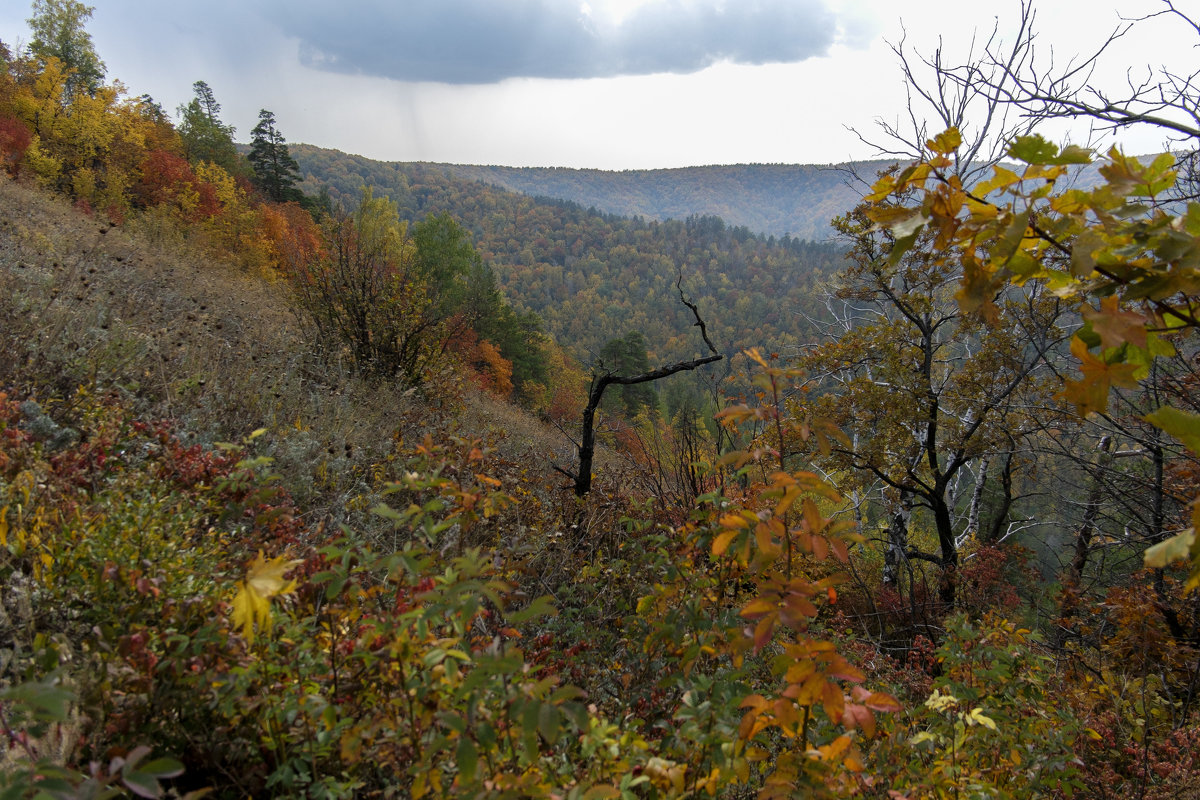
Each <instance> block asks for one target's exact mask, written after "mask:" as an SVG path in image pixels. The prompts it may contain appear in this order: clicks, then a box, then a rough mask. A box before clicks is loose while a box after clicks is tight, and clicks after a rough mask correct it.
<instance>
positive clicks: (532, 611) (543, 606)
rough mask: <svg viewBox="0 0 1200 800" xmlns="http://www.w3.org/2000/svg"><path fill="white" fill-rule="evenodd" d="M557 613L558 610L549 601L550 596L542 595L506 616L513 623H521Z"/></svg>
mask: <svg viewBox="0 0 1200 800" xmlns="http://www.w3.org/2000/svg"><path fill="white" fill-rule="evenodd" d="M557 613H558V611H557V610H556V609H555V608H554V606H553V605H552V604H551V603H550V598H549V597H546V596H542V597H538V598H536V599H534V601H533V602H532V603H530V604H529V605H527V606H526V607H525V608H523V609H521V610H520V611H514V612H512V613H510V614H507V615H506V616H507V617H508V621H509V622H511V623H513V624H514V625H521V624H524V623H526V622H529V621H530V620H534V619H537V618H539V617H552V616H554V615H555V614H557Z"/></svg>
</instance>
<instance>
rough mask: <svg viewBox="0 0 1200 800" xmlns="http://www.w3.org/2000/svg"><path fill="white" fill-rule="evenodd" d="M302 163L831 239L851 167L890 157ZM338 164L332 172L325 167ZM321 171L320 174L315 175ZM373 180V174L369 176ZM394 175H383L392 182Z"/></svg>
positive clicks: (302, 153)
mask: <svg viewBox="0 0 1200 800" xmlns="http://www.w3.org/2000/svg"><path fill="white" fill-rule="evenodd" d="M292 152H293V155H295V156H296V158H298V159H299V160H300V163H301V167H302V168H304V167H305V165H306V164H307V165H308V166H309V167H310V169H308V170H305V171H306V172H308V173H309V174H310V175H312V177H313V178H314V179H315V180H316V181H318V182H333V183H337V179H338V178H339V177H342V178H345V177H347V176H346V175H344V174H339V173H344V172H345V171H347V170H348V171H350V172H359V173H361V174H362V176H363V177H364V178H365V177H368V176H370V177H372V178H377V177H378V175H379V174H380V173H381V172H390V173H393V174H411V173H412V172H413V171H426V172H428V171H433V172H436V173H440V174H444V175H447V176H449V177H452V178H455V179H458V180H463V181H470V182H480V183H486V184H489V185H492V186H496V187H498V188H501V189H505V190H507V191H510V192H518V193H520V194H525V195H530V196H533V197H546V198H552V199H555V200H567V201H570V202H572V203H577V204H578V205H580V206H582V207H583V208H585V209H587V208H595V209H596V210H598V211H601V212H604V213H606V214H616V215H618V216H622V217H643V218H645V219H648V220H666V219H678V220H686V219H687V218H688V217H703V216H713V217H720V218H721V219H722V220H724V221H725V223H726V224H728V225H730V226H733V227H745V228H747V229H749V230H750V231H751V232H752V233H758V234H763V235H767V236H776V237H783V236H790V237H791V238H793V239H808V240H811V241H825V240H828V239H830V238H832V236H833V229H832V228H831V227H830V225H829V222H830V220H831V219H833V218H834V217H835V216H837V215H839V214H844V213H846V212H847V211H849V210H850V209H851V208H853V207H854V206H855V205H856V204H857V203H858V200H859V198H860V197H861V195H862V193H863V190H864V189H865V186H864V185H862V184H859V185H858V186H855V185H852V180H851V178H850V175H851V173H852V172H853V173H854V174H857V175H858V176H860V177H861V178H863V179H864V180H867V181H870V180H872V179H874V177H875V175H876V173H878V172H879V171H880V170H882V169H884V168H885V167H887V166H888V165H890V164H891V163H893V162H892V161H889V160H879V161H855V162H847V163H844V164H832V165H825V166H822V165H815V164H736V165H731V166H708V167H683V168H679V169H651V170H625V171H621V172H612V171H607V170H599V169H573V168H568V167H500V166H476V165H470V164H442V163H434V162H385V161H374V160H372V159H367V158H363V157H362V156H354V155H349V154H345V153H340V152H338V151H336V150H328V149H326V148H321V147H314V146H312V145H304V144H299V145H292ZM327 167H332V170H333V174H332V175H331V174H329V173H327V172H326V168H327ZM314 173H315V174H314ZM365 182H366V183H367V184H368V185H370V184H371V180H367V181H365ZM387 182H388V181H383V183H387Z"/></svg>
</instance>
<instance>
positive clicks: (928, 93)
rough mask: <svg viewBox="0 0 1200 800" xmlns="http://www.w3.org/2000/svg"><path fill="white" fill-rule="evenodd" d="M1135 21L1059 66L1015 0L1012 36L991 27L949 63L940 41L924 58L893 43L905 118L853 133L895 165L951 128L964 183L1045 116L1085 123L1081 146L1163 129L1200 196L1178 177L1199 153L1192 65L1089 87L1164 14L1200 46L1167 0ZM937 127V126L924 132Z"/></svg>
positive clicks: (1132, 71) (1198, 84)
mask: <svg viewBox="0 0 1200 800" xmlns="http://www.w3.org/2000/svg"><path fill="white" fill-rule="evenodd" d="M1162 2H1163V9H1162V10H1160V11H1157V12H1154V13H1151V14H1148V15H1145V16H1142V17H1129V18H1127V17H1121V18H1119V21H1118V23H1117V24H1116V25H1115V26H1114V27H1113V29H1112V31H1111V33H1109V35H1108V36H1107V37H1106V38H1105V39H1104V40H1103V41H1102V42H1100V43H1099V44H1098V46H1097V47H1096V48H1095V49H1094V50H1092V51H1091V52H1090V53H1086V54H1083V55H1076V56H1073V57H1071V58H1068V59H1067V60H1066V61H1065V62H1063V61H1061V60H1058V59H1056V56H1055V52H1054V48H1053V46H1046V47H1039V46H1038V44H1039V41H1038V32H1037V27H1036V22H1037V12H1036V10H1035V8H1034V4H1033V0H1022V2H1021V6H1020V17H1019V20H1018V24H1017V28H1016V33H1015V34H1014V35H1013V36H1012V37H1011V38H1009V39H1007V40H1006V39H1004V38H1002V37H1001V36H1000V35H999V25H998V24H997V26H995V27H993V29H992V31H991V33H990V35H988V36H987V37H986V38H985V39H983V40H982V41H980V40H979V39H978V38H972V40H971V43H970V45H969V47H968V48H967V52H966V54H965V57H964V58H963V59H962V60H961V61H958V60H955V59H953V58H952V56H951V55H950V54H948V53H947V52H945V51H944V49H943V45H942V42H941V40H939V42H938V46H937V47H936V48H935V49H934V51H933V53H932V54H928V55H925V54H919V53H915V52H913V51H912V49H911V48H910V47H909V46H908V43H907V37H906V36H902V37H901V39H900V41H899V42H897V43H895V44H893V45H892V51H893V52H894V53H895V54H896V57H897V59H898V60H899V62H900V68H901V73H902V75H903V77H904V82H905V90H906V92H907V93H908V109H907V118H906V119H897V120H895V121H886V120H878V131H877V133H876V134H875V135H871V134H867V133H864V132H861V131H857V130H856V131H854V133H855V134H856V135H857V136H858V137H859V139H860V140H861V141H862V142H864V143H865V144H868V145H871V146H872V147H874V148H875V149H876V150H878V151H879V153H880V154H881V155H887V156H895V157H896V158H898V159H901V160H905V161H907V160H913V159H920V158H924V157H925V156H927V155H928V153H927V152H926V150H927V148H926V144H925V142H926V141H927V140H928V139H929V138H930V135H931V134H934V133H938V132H940V131H941V130H944V129H946V128H949V127H951V126H954V127H957V128H958V129H959V131H960V133H961V134H962V136H963V141H964V145H963V147H962V148H960V150H959V151H958V154H957V155H956V159H957V161H956V164H955V168H954V171H955V173H956V174H958V175H959V176H960V177H962V178H963V180H964V182H965V183H970V182H971V180H972V179H976V178H979V177H981V176H983V175H984V174H985V173H986V172H987V171H988V170H989V169H990V167H991V165H992V164H994V163H996V162H997V161H999V160H1000V159H1001V158H1002V157H1003V156H1004V153H1005V149H1006V147H1007V146H1008V144H1009V143H1010V142H1011V141H1012V140H1013V139H1015V138H1016V137H1018V136H1021V135H1025V134H1028V133H1031V132H1032V131H1033V130H1035V129H1036V128H1037V127H1038V126H1040V125H1042V124H1043V123H1045V122H1046V121H1048V120H1055V119H1059V120H1062V119H1077V120H1085V121H1088V122H1090V123H1091V125H1090V128H1089V130H1088V138H1087V141H1082V142H1078V144H1084V145H1091V144H1093V143H1094V142H1095V141H1096V138H1097V137H1098V136H1100V135H1104V134H1110V133H1114V132H1117V131H1120V130H1122V129H1126V128H1130V127H1133V126H1145V125H1149V126H1152V127H1155V128H1158V129H1160V130H1162V131H1163V133H1164V136H1165V138H1166V139H1167V146H1168V147H1169V148H1170V149H1172V150H1176V151H1180V152H1181V154H1182V159H1183V161H1184V162H1185V163H1184V164H1183V166H1184V170H1183V172H1184V178H1185V181H1183V183H1184V184H1185V185H1188V184H1190V185H1188V186H1187V187H1186V188H1185V191H1190V194H1188V195H1187V197H1188V198H1189V199H1190V198H1191V197H1194V196H1200V184H1195V183H1191V182H1189V181H1187V180H1186V178H1188V177H1189V176H1190V175H1191V174H1192V173H1193V172H1195V171H1196V170H1195V166H1194V164H1193V161H1192V159H1193V158H1194V155H1193V154H1194V153H1195V151H1196V150H1197V148H1198V147H1200V69H1197V70H1193V71H1190V72H1188V71H1184V72H1177V71H1174V70H1172V69H1170V68H1168V67H1166V66H1157V67H1155V66H1152V65H1149V64H1148V65H1146V66H1144V67H1137V68H1135V67H1130V68H1129V69H1128V70H1127V71H1126V73H1125V82H1124V84H1123V85H1121V86H1118V87H1103V86H1099V85H1097V83H1096V81H1095V78H1096V71H1097V68H1098V67H1099V66H1100V64H1101V62H1102V61H1103V60H1104V58H1105V57H1106V56H1108V55H1111V52H1112V51H1113V50H1114V49H1115V47H1114V46H1115V45H1116V44H1117V42H1119V41H1120V40H1121V39H1123V38H1124V37H1125V36H1127V35H1128V34H1129V32H1130V31H1131V30H1133V29H1134V28H1135V26H1138V25H1145V24H1148V23H1149V22H1150V21H1151V20H1153V19H1156V18H1160V17H1161V18H1165V17H1171V18H1175V19H1177V20H1178V21H1180V23H1181V24H1183V25H1184V26H1185V27H1186V28H1187V29H1189V30H1191V31H1194V32H1195V33H1196V34H1197V36H1198V44H1200V23H1198V22H1197V21H1196V20H1195V19H1193V18H1192V17H1189V16H1188V15H1187V14H1185V13H1184V12H1183V11H1181V10H1179V9H1178V8H1177V7H1176V5H1175V2H1174V0H1162ZM932 126H936V128H937V130H931V127H932Z"/></svg>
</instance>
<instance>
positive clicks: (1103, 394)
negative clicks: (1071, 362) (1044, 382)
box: [1062, 336, 1138, 416]
mask: <svg viewBox="0 0 1200 800" xmlns="http://www.w3.org/2000/svg"><path fill="white" fill-rule="evenodd" d="M1071 354H1072V355H1074V356H1075V357H1076V358H1078V359H1079V369H1080V372H1082V373H1083V378H1082V379H1081V380H1078V381H1073V380H1069V379H1068V380H1065V381H1063V390H1062V396H1063V398H1064V399H1065V400H1067V401H1068V402H1070V403H1073V404H1074V405H1075V410H1076V411H1077V412H1078V413H1079V415H1080V416H1087V415H1088V414H1090V413H1092V412H1093V411H1094V412H1097V413H1103V412H1104V411H1105V410H1106V409H1107V408H1108V392H1109V390H1110V389H1111V388H1112V387H1113V386H1120V387H1122V388H1125V389H1134V388H1136V387H1137V385H1138V383H1137V380H1136V379H1135V378H1134V373H1135V372H1137V368H1138V367H1137V365H1136V364H1125V363H1122V362H1116V363H1114V364H1109V363H1107V362H1106V361H1104V360H1102V359H1099V358H1096V357H1095V356H1094V355H1092V354H1091V352H1089V351H1088V346H1087V344H1086V343H1085V342H1084V341H1083V340H1082V339H1080V338H1079V337H1078V336H1076V337H1074V338H1073V339H1071Z"/></svg>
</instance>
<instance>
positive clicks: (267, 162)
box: [249, 108, 302, 203]
mask: <svg viewBox="0 0 1200 800" xmlns="http://www.w3.org/2000/svg"><path fill="white" fill-rule="evenodd" d="M250 136H251V137H252V138H251V144H250V155H249V160H250V166H252V167H253V168H254V185H255V186H257V187H258V189H259V190H260V191H261V192H262V193H263V194H265V195H266V196H267V197H269V198H271V199H272V200H274V201H275V202H276V203H284V202H287V201H293V200H294V201H299V200H300V198H301V196H302V195H301V193H300V190H298V189H297V188H296V182H297V181H298V180H300V165H299V164H297V163H296V159H294V158H292V154H291V153H289V152H288V147H287V142H286V140H285V139H284V138H283V134H281V133H280V132H279V129H278V128H276V127H275V115H274V114H272V113H271V112H270V111H267V110H266V109H265V108H264V109H262V110H261V111H259V112H258V124H257V125H255V126H254V130H252V131H250Z"/></svg>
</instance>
